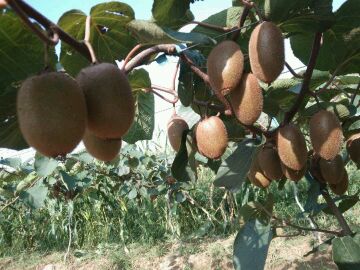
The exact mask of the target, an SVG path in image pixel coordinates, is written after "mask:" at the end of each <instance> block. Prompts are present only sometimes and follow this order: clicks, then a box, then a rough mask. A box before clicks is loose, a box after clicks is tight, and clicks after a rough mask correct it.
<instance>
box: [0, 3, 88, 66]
mask: <svg viewBox="0 0 360 270" xmlns="http://www.w3.org/2000/svg"><path fill="white" fill-rule="evenodd" d="M7 2H8V4H9V5H11V3H13V2H16V4H17V5H18V6H19V7H20V8H21V9H22V11H24V13H25V14H26V15H27V16H28V17H30V18H33V19H34V20H35V21H37V22H38V23H39V24H41V25H42V26H43V27H44V28H45V29H47V30H50V31H51V32H53V33H56V34H57V35H58V37H59V39H61V40H62V41H63V42H65V43H66V44H68V45H69V46H71V47H72V48H74V49H75V50H76V51H77V52H79V53H80V54H82V55H83V56H84V57H85V58H87V59H88V60H89V61H91V55H90V52H89V50H88V48H87V47H86V45H85V44H84V43H83V42H79V41H77V40H76V39H74V38H73V37H71V36H70V35H69V34H67V33H66V32H65V31H64V30H62V29H61V28H60V27H59V26H58V25H56V24H55V23H53V22H52V21H50V20H49V19H48V18H46V17H45V16H44V15H42V14H41V13H39V12H38V11H37V10H35V9H34V8H32V7H31V6H30V5H28V4H27V3H25V2H24V1H23V0H7Z"/></svg>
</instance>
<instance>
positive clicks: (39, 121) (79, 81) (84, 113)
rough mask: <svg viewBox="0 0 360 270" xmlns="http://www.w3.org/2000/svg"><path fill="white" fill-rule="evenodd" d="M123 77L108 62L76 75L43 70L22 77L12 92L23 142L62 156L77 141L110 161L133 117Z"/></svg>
mask: <svg viewBox="0 0 360 270" xmlns="http://www.w3.org/2000/svg"><path fill="white" fill-rule="evenodd" d="M134 115H135V104H134V99H133V96H132V90H131V86H130V84H129V82H128V79H127V76H126V75H125V74H124V73H123V72H122V71H121V70H120V69H119V68H118V67H117V66H115V65H113V64H110V63H100V64H93V65H91V66H89V67H86V68H84V69H82V70H81V71H80V73H79V74H78V75H77V77H76V79H74V78H72V77H71V76H70V75H68V74H66V73H63V72H52V71H43V72H42V73H41V74H39V75H36V76H32V77H30V78H28V79H26V80H25V81H24V82H23V83H22V86H21V88H20V90H19V92H18V95H17V116H18V122H19V127H20V130H21V132H22V134H23V136H24V139H25V140H26V142H27V143H28V144H29V145H30V146H32V147H33V148H35V149H36V150H37V151H38V152H40V153H41V154H43V155H45V156H48V157H58V156H66V154H68V153H70V152H71V151H73V150H74V149H75V147H76V146H77V145H78V144H79V142H80V141H81V140H83V142H84V145H85V147H86V149H87V150H88V152H89V153H90V154H91V155H93V156H94V157H95V158H97V159H99V160H102V161H110V160H112V159H114V158H115V157H116V156H117V154H118V153H119V151H120V148H121V138H122V136H123V135H124V134H125V133H126V132H127V131H128V129H129V128H130V126H131V124H132V122H133V121H134Z"/></svg>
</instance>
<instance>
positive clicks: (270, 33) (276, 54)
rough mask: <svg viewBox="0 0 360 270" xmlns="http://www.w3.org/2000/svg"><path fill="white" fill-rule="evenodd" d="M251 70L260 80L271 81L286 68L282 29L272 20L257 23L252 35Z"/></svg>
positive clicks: (250, 46) (250, 49)
mask: <svg viewBox="0 0 360 270" xmlns="http://www.w3.org/2000/svg"><path fill="white" fill-rule="evenodd" d="M249 58H250V66H251V70H252V72H253V73H254V75H255V76H256V78H258V79H259V80H261V81H263V82H265V83H271V82H273V81H275V80H276V78H277V77H278V76H279V75H280V73H281V71H282V70H283V68H284V64H285V48H284V38H283V36H282V33H281V30H280V29H279V27H277V26H276V25H275V24H274V23H272V22H262V23H261V24H259V25H257V26H256V27H255V29H254V30H253V32H252V33H251V36H250V41H249Z"/></svg>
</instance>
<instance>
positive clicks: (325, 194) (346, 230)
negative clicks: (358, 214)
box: [321, 188, 352, 236]
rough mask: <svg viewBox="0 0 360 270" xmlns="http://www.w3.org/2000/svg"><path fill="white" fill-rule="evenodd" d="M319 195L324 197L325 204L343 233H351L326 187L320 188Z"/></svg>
mask: <svg viewBox="0 0 360 270" xmlns="http://www.w3.org/2000/svg"><path fill="white" fill-rule="evenodd" d="M321 195H322V196H323V197H324V199H325V201H326V203H327V205H328V206H329V208H330V209H331V210H332V211H333V213H334V215H335V217H336V219H337V220H338V222H339V224H340V226H341V228H342V230H343V235H344V236H345V235H351V234H352V231H351V229H350V227H349V225H348V224H347V222H346V220H345V218H344V216H343V215H342V213H341V212H340V210H339V208H338V207H337V206H336V204H335V202H334V200H333V199H332V198H331V196H330V194H329V192H328V190H327V189H326V188H322V189H321Z"/></svg>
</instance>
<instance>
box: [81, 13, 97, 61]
mask: <svg viewBox="0 0 360 270" xmlns="http://www.w3.org/2000/svg"><path fill="white" fill-rule="evenodd" d="M90 30H91V16H87V17H86V22H85V37H84V43H85V45H86V47H87V48H88V50H89V53H90V56H91V62H92V63H93V64H95V63H97V62H98V60H97V58H96V54H95V51H94V48H93V46H92V45H91V43H90V32H91V31H90Z"/></svg>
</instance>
